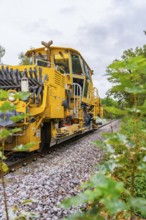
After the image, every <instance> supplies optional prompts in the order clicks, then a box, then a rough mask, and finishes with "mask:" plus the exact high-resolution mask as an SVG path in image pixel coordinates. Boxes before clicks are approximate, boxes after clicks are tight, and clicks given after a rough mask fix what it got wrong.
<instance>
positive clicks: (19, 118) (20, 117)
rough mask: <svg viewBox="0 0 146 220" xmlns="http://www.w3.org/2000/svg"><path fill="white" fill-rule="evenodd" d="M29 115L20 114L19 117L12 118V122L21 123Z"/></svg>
mask: <svg viewBox="0 0 146 220" xmlns="http://www.w3.org/2000/svg"><path fill="white" fill-rule="evenodd" d="M28 115H29V114H24V113H22V114H19V115H16V116H12V117H10V120H11V121H13V122H18V121H21V120H23V119H24V118H26V117H27V116H28Z"/></svg>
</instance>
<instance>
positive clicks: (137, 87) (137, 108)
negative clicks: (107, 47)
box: [63, 56, 146, 220]
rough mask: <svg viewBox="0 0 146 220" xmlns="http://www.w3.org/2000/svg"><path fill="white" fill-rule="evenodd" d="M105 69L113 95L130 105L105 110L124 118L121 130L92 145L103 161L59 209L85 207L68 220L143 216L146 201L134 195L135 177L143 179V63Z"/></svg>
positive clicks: (145, 103) (135, 59) (145, 131)
mask: <svg viewBox="0 0 146 220" xmlns="http://www.w3.org/2000/svg"><path fill="white" fill-rule="evenodd" d="M108 68H109V69H110V76H111V77H112V78H113V79H115V83H116V85H115V86H113V88H112V89H113V91H119V92H122V93H124V92H125V93H127V95H129V97H131V98H132V102H131V100H130V101H129V102H130V103H127V105H125V106H122V108H121V109H119V108H116V107H112V109H111V107H109V109H108V108H107V109H108V110H109V111H112V112H114V114H118V115H119V114H121V115H123V116H125V117H124V121H123V123H124V126H123V127H124V128H123V127H122V128H121V130H119V132H113V133H109V134H105V135H104V140H105V141H103V142H101V141H96V144H97V146H98V147H100V148H102V149H103V150H104V151H105V160H104V161H103V162H102V163H100V165H99V166H98V171H97V173H96V174H95V175H94V177H92V178H91V179H90V180H89V181H88V182H87V183H86V184H84V185H83V186H82V190H83V192H82V193H80V194H79V195H78V196H77V197H74V198H70V199H67V200H66V201H65V202H64V204H63V207H70V206H71V205H80V206H81V207H82V205H83V204H84V205H85V206H86V211H85V212H84V211H81V213H80V214H77V215H75V216H73V217H71V218H69V219H84V220H85V219H88V220H89V219H93V220H94V219H99V220H100V219H110V220H114V219H120V220H121V219H130V220H134V219H138V217H137V216H136V213H140V215H141V216H143V217H145V216H146V198H145V197H141V194H140V195H138V194H137V193H136V191H137V189H136V187H137V188H138V185H136V182H137V176H138V175H139V174H141V175H144V176H146V129H145V126H143V125H142V124H143V123H142V122H143V120H145V115H146V101H145V100H141V97H142V96H145V95H146V83H145V80H143V79H145V76H146V59H145V58H143V57H140V56H139V57H133V58H129V59H126V60H122V61H115V62H114V63H113V64H111V65H110V66H109V67H108ZM130 72H132V74H131V73H130ZM125 101H126V102H128V100H125ZM128 130H129V131H128Z"/></svg>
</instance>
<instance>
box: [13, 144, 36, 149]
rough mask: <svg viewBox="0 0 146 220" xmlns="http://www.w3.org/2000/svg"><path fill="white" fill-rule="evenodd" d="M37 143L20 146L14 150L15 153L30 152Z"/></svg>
mask: <svg viewBox="0 0 146 220" xmlns="http://www.w3.org/2000/svg"><path fill="white" fill-rule="evenodd" d="M35 144H36V142H31V143H27V144H24V145H23V144H20V145H18V146H16V147H14V148H13V150H14V151H29V150H30V148H31V147H32V146H34V145H35Z"/></svg>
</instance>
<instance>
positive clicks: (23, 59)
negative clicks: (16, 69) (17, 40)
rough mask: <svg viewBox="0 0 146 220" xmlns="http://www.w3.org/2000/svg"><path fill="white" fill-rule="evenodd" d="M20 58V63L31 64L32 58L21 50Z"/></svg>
mask: <svg viewBox="0 0 146 220" xmlns="http://www.w3.org/2000/svg"><path fill="white" fill-rule="evenodd" d="M18 59H19V60H20V63H19V64H20V65H29V64H30V59H29V57H27V56H25V53H23V52H21V53H20V54H19V55H18Z"/></svg>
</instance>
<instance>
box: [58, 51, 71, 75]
mask: <svg viewBox="0 0 146 220" xmlns="http://www.w3.org/2000/svg"><path fill="white" fill-rule="evenodd" d="M54 64H55V67H56V69H57V70H58V71H59V72H61V73H65V74H69V73H70V71H69V59H68V58H67V57H65V56H64V55H62V56H61V55H60V54H55V56H54Z"/></svg>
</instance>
